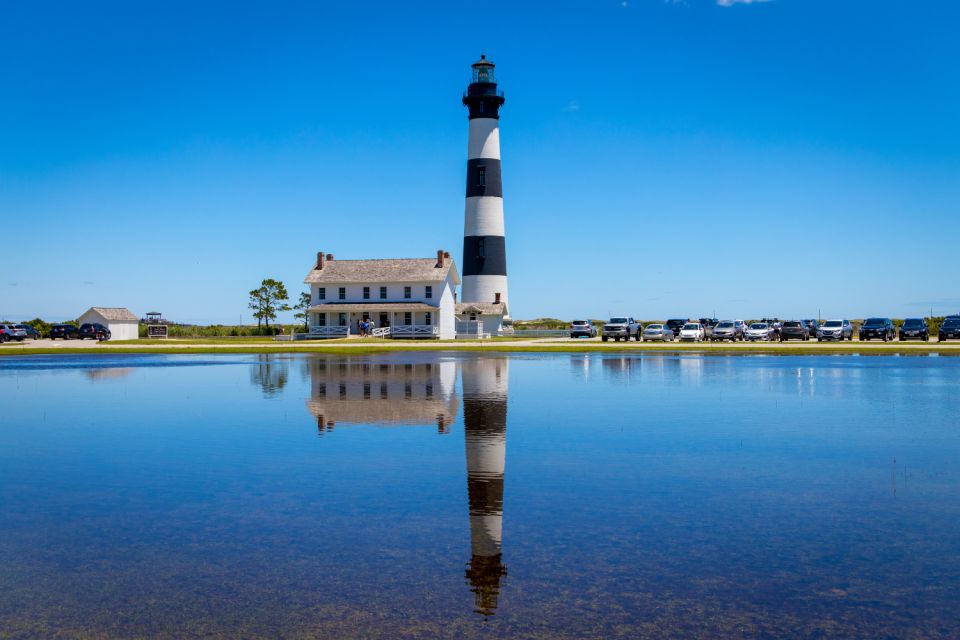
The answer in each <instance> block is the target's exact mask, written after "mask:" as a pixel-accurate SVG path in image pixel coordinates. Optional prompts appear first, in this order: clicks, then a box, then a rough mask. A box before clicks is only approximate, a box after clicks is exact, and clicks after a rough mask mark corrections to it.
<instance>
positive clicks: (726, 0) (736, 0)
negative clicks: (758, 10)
mask: <svg viewBox="0 0 960 640" xmlns="http://www.w3.org/2000/svg"><path fill="white" fill-rule="evenodd" d="M755 2H757V3H759V2H770V0H717V4H718V5H720V6H721V7H732V6H733V5H735V4H753V3H755Z"/></svg>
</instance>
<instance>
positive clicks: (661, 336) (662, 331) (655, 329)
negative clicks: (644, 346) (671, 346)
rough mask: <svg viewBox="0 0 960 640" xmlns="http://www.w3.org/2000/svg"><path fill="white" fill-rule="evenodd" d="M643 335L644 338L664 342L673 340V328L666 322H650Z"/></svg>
mask: <svg viewBox="0 0 960 640" xmlns="http://www.w3.org/2000/svg"><path fill="white" fill-rule="evenodd" d="M641 335H642V339H643V340H661V341H663V342H668V341H669V342H673V339H674V335H673V330H672V329H670V328H668V327H667V325H665V324H648V325H647V326H646V327H645V328H644V330H643V333H642V334H641Z"/></svg>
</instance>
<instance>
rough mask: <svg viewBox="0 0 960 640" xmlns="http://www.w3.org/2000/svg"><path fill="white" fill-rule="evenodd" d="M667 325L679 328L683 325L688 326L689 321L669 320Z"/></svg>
mask: <svg viewBox="0 0 960 640" xmlns="http://www.w3.org/2000/svg"><path fill="white" fill-rule="evenodd" d="M667 324H668V325H673V326H675V327H679V326H681V325H684V324H687V321H686V320H667Z"/></svg>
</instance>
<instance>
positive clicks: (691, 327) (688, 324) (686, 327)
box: [683, 322, 700, 331]
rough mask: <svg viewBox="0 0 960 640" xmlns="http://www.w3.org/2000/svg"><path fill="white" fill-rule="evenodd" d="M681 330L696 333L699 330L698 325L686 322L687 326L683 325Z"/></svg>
mask: <svg viewBox="0 0 960 640" xmlns="http://www.w3.org/2000/svg"><path fill="white" fill-rule="evenodd" d="M683 328H684V329H687V330H690V331H696V330H697V329H699V328H700V325H698V324H697V323H696V322H688V323H687V324H685V325H683Z"/></svg>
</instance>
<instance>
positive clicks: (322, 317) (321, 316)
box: [317, 313, 327, 327]
mask: <svg viewBox="0 0 960 640" xmlns="http://www.w3.org/2000/svg"><path fill="white" fill-rule="evenodd" d="M317 325H319V326H321V327H325V326H327V314H325V313H318V314H317Z"/></svg>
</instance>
